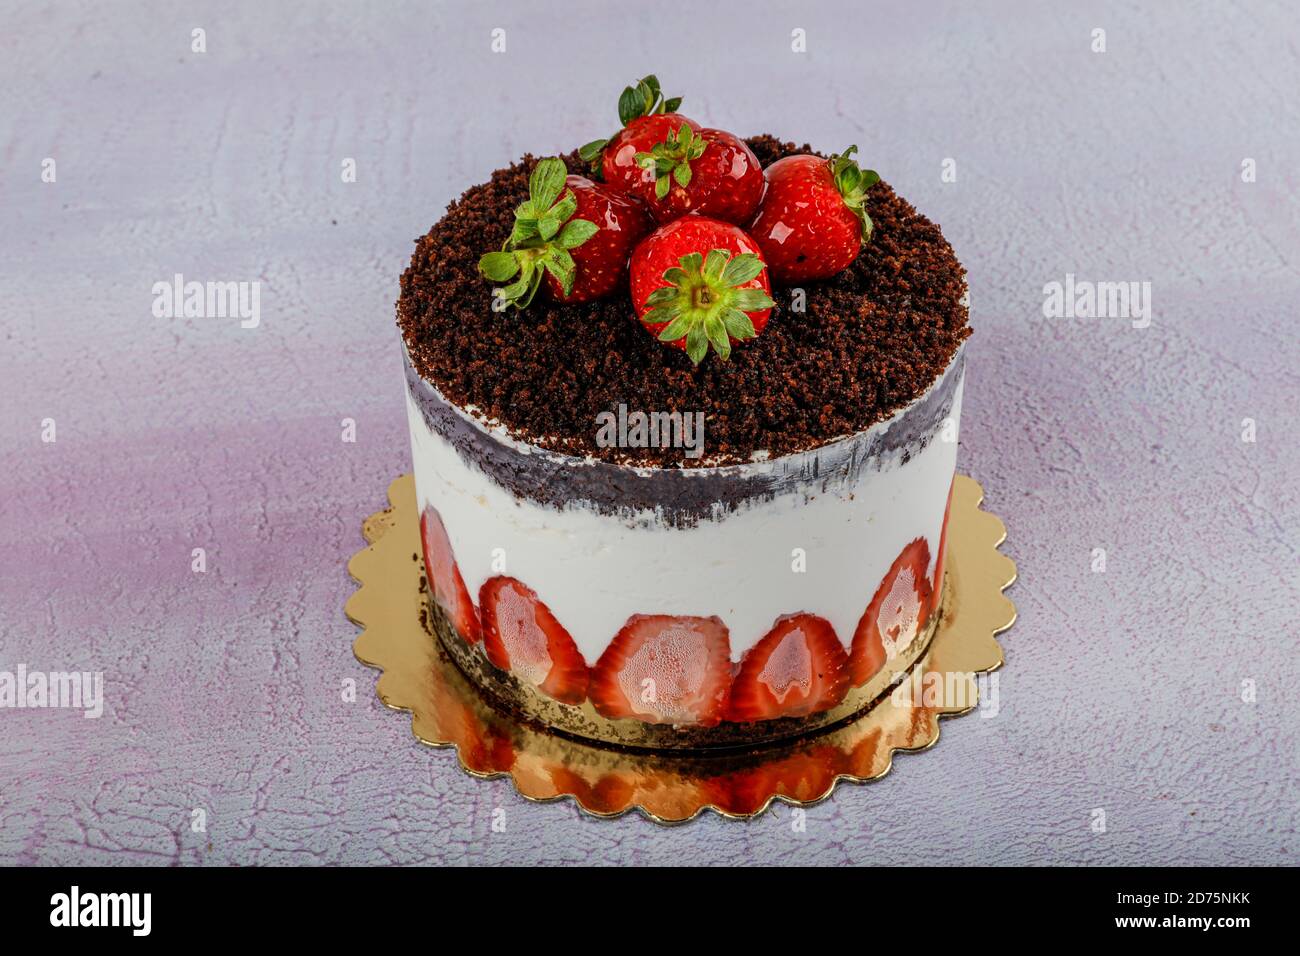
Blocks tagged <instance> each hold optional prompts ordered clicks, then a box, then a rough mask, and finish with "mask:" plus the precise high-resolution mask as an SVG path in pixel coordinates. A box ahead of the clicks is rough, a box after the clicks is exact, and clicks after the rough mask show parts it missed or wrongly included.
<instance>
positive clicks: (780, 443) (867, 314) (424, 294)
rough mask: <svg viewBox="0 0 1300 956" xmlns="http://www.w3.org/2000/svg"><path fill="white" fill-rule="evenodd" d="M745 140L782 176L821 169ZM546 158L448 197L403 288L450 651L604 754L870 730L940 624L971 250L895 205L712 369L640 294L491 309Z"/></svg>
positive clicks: (495, 688) (881, 202) (778, 296)
mask: <svg viewBox="0 0 1300 956" xmlns="http://www.w3.org/2000/svg"><path fill="white" fill-rule="evenodd" d="M747 143H748V145H749V147H750V148H751V149H752V150H753V153H754V154H755V156H756V157H757V158H758V159H759V161H760V162H762V164H763V165H764V166H768V165H770V163H771V162H773V161H775V160H777V159H779V158H781V157H782V156H786V155H793V154H797V153H808V152H811V151H810V150H809V149H808V147H804V148H802V149H797V148H796V147H794V146H793V145H792V144H788V143H781V142H779V141H777V140H775V139H773V138H771V137H755V138H753V139H750V140H748V141H747ZM566 162H567V164H568V166H569V169H570V171H571V172H573V173H579V172H581V171H582V167H581V164H580V163H579V161H578V160H577V158H576V156H570V157H567V158H566ZM534 165H535V160H533V159H532V157H525V158H524V160H523V161H521V162H520V163H519V164H517V165H515V166H512V167H510V168H508V169H505V170H500V171H498V172H497V173H496V174H494V175H493V177H492V178H491V180H490V181H489V182H487V183H485V184H483V185H481V186H477V187H474V188H472V189H470V190H469V191H468V192H466V194H465V195H464V196H463V197H462V198H461V199H460V200H459V201H457V202H456V203H453V204H452V206H451V207H450V208H449V210H448V213H447V215H446V216H445V217H444V218H443V219H442V220H440V221H439V222H438V223H437V224H436V225H435V226H434V227H433V228H432V229H431V230H430V232H429V234H428V235H427V236H425V237H424V238H422V239H420V240H418V242H417V249H416V253H415V256H414V257H413V260H412V263H411V266H410V268H409V269H408V270H407V272H406V273H405V274H404V276H403V279H402V294H401V298H400V299H399V301H398V318H399V324H400V326H401V328H402V331H403V337H404V340H405V349H404V363H405V371H406V375H405V379H406V390H407V400H408V401H407V404H408V412H409V420H410V431H411V443H412V454H413V464H414V474H415V483H416V491H417V496H418V500H419V506H420V510H421V516H422V518H421V532H422V536H423V544H424V559H425V564H426V568H427V580H428V585H429V596H430V602H429V611H430V619H431V622H432V624H433V630H434V631H435V632H436V633H437V634H438V635H439V636H440V637H441V638H442V640H443V641H444V643H445V644H446V645H447V646H448V649H449V650H450V651H451V652H452V654H453V656H454V657H455V658H456V660H457V662H458V663H459V664H460V665H461V667H462V669H463V670H464V671H465V672H466V674H467V675H468V676H469V677H470V678H471V679H472V680H474V681H475V682H476V683H478V684H479V685H480V686H481V687H482V688H483V689H484V690H485V691H487V692H488V693H490V694H492V695H493V696H494V697H495V698H497V699H498V700H499V701H500V702H501V703H502V704H504V705H506V706H510V707H513V708H516V709H518V710H521V711H523V712H525V713H526V714H528V715H530V716H532V717H533V718H535V719H538V720H541V721H544V722H545V723H547V724H550V725H552V726H553V727H555V728H557V729H559V730H561V731H564V732H569V733H573V734H577V735H581V736H584V737H591V738H596V739H601V740H607V741H613V742H617V743H623V744H645V745H649V746H708V745H712V744H719V745H730V744H735V743H740V742H752V741H756V740H763V739H769V738H773V737H780V736H785V735H788V734H791V733H797V732H802V731H805V730H808V729H811V728H814V727H817V726H821V725H824V724H827V723H831V722H834V721H837V720H840V719H843V718H844V717H846V716H848V715H850V714H852V713H854V712H855V711H856V710H858V709H860V708H861V707H863V706H865V705H866V704H868V703H870V701H871V700H873V699H874V698H875V697H876V696H878V695H879V694H880V693H881V692H883V691H884V690H886V689H887V688H888V686H889V683H890V681H891V680H892V679H893V677H894V676H895V675H896V674H897V673H898V672H899V671H900V670H902V669H905V668H906V667H908V666H910V664H911V663H912V661H913V660H915V658H916V656H918V655H919V654H920V653H921V652H922V651H923V650H924V646H925V643H926V642H927V641H928V638H929V635H930V634H931V633H932V631H933V628H934V626H935V623H936V622H937V620H938V619H939V617H940V616H941V614H942V600H941V595H942V593H943V588H942V574H943V553H944V529H945V526H946V515H947V502H948V498H949V492H950V489H951V485H952V479H953V474H954V469H955V464H956V451H957V425H958V420H959V417H960V411H961V395H962V383H963V375H964V361H963V350H962V347H961V346H962V342H963V341H964V339H965V338H966V336H967V335H968V334H969V332H968V328H967V324H966V307H965V304H964V293H965V278H964V273H963V271H962V269H961V267H960V265H959V264H958V263H957V260H956V258H955V257H954V255H953V253H952V250H951V248H950V247H949V246H948V244H947V242H946V241H945V240H944V239H943V237H942V234H941V233H940V231H939V229H938V227H937V226H935V225H934V224H933V223H931V222H930V221H929V220H927V219H926V218H925V217H923V216H921V215H920V214H919V213H917V211H916V210H915V209H914V208H913V207H912V206H911V205H910V204H908V203H907V202H906V201H904V200H903V199H901V198H900V197H898V196H897V195H896V194H895V193H894V192H893V190H892V189H891V188H890V187H889V186H888V185H887V184H885V183H883V182H882V183H879V184H877V185H876V186H875V188H874V189H872V190H871V192H870V193H869V194H868V198H867V209H868V212H869V214H870V217H871V220H872V221H873V223H874V234H873V235H872V238H871V241H870V242H869V243H866V244H865V245H864V246H863V248H862V251H861V253H860V254H859V255H858V256H857V257H856V259H855V260H854V261H853V262H852V264H851V265H850V266H849V267H848V268H847V269H845V270H844V271H843V272H841V273H840V274H838V275H835V276H833V277H831V278H829V279H825V280H821V281H807V282H801V283H799V284H797V285H781V284H779V283H774V284H773V287H772V292H771V297H772V299H773V300H774V301H775V307H774V308H773V309H772V313H771V317H770V320H769V322H768V325H767V328H766V329H764V330H763V331H762V334H760V335H759V336H758V337H756V338H753V339H749V340H747V341H745V342H743V343H741V344H738V345H737V346H736V347H735V348H734V350H732V351H731V353H730V356H729V357H728V358H727V360H726V361H722V360H720V359H719V358H718V356H716V355H711V356H709V357H708V359H706V360H705V361H703V362H700V363H698V364H694V363H692V361H691V360H690V359H689V358H688V357H687V355H686V354H685V353H684V352H682V351H681V350H679V349H671V348H666V347H665V346H664V345H662V344H661V343H660V342H658V341H657V340H656V339H655V337H654V336H653V335H651V334H649V333H647V331H646V329H645V328H644V327H643V326H642V324H641V323H640V322H638V321H637V319H636V316H635V314H634V312H633V310H632V308H631V305H630V303H629V300H628V295H627V291H626V283H624V285H623V288H622V290H620V292H617V293H615V294H614V295H612V296H609V297H606V298H603V299H601V300H599V301H592V302H567V303H566V302H559V301H544V300H543V299H542V298H541V297H538V299H537V300H536V301H534V302H533V303H532V304H531V305H530V306H529V308H528V309H526V310H518V311H516V310H513V309H511V310H508V311H506V310H500V303H499V302H496V303H495V305H496V307H495V308H494V298H493V290H492V287H491V285H490V284H489V283H488V282H486V281H484V279H483V277H482V276H480V275H479V274H478V273H477V271H476V268H475V265H476V263H477V261H478V259H479V256H480V255H481V254H482V253H483V252H485V251H487V250H490V249H494V248H500V247H501V245H502V243H503V242H505V240H506V238H507V237H508V236H509V235H510V233H511V224H512V218H511V214H512V210H514V209H515V208H516V207H517V206H518V205H519V204H520V203H521V202H523V201H524V200H526V199H527V198H528V176H529V173H530V172H531V171H532V169H533V168H534Z"/></svg>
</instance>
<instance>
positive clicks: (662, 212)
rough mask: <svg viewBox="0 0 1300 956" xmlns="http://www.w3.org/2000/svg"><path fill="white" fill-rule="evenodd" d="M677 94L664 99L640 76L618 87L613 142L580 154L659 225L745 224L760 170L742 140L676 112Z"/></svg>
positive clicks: (651, 80)
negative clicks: (695, 218) (697, 221)
mask: <svg viewBox="0 0 1300 956" xmlns="http://www.w3.org/2000/svg"><path fill="white" fill-rule="evenodd" d="M680 104H681V97H675V98H673V99H669V100H665V99H663V98H662V96H661V94H660V92H659V81H658V80H657V79H656V78H655V77H654V76H647V77H645V78H644V79H642V80H640V81H638V83H637V85H636V86H634V87H633V86H629V87H627V88H626V89H625V90H623V95H622V96H621V97H620V98H619V103H618V109H619V119H620V120H621V121H622V123H623V128H622V129H621V130H619V132H618V133H616V134H615V135H614V136H613V137H612V138H610V139H607V140H603V139H602V140H596V141H594V142H591V143H588V144H587V145H585V146H583V147H582V149H580V150H579V151H578V153H579V155H580V156H581V157H582V158H583V159H584V160H586V161H587V162H590V163H592V164H593V165H595V164H599V167H600V170H601V174H602V176H603V177H604V179H605V182H606V183H608V184H609V185H610V186H611V187H613V188H615V189H618V190H621V191H623V192H626V193H630V194H632V195H635V196H638V197H639V198H641V199H642V200H644V201H645V202H646V204H647V205H648V206H649V207H650V212H651V214H652V215H653V216H654V217H655V219H656V220H657V221H658V222H670V221H671V220H673V219H676V218H678V217H679V216H684V215H686V214H687V213H689V212H698V213H700V214H701V215H705V216H712V217H713V218H715V219H725V220H726V221H727V222H734V223H738V224H741V223H746V222H748V221H749V219H750V217H752V216H753V214H754V210H755V209H757V208H758V202H759V200H760V199H761V198H762V196H763V172H762V168H761V167H760V165H759V163H758V159H757V157H755V156H754V153H753V151H752V150H751V149H750V148H749V147H748V146H746V145H745V143H744V141H743V140H741V139H739V138H738V137H736V136H733V135H732V134H731V133H728V132H726V131H725V130H720V129H704V128H701V126H700V124H699V123H697V122H695V121H694V120H692V119H689V118H687V117H685V116H682V115H680V114H678V113H677V112H676V110H677V107H678V106H679V105H680Z"/></svg>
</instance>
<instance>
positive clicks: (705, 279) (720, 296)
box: [641, 249, 775, 365]
mask: <svg viewBox="0 0 1300 956" xmlns="http://www.w3.org/2000/svg"><path fill="white" fill-rule="evenodd" d="M678 263H679V264H678V265H676V266H673V267H671V268H669V269H667V270H665V271H664V274H663V279H664V281H665V282H667V283H668V285H665V286H661V287H660V288H658V289H656V290H655V291H654V292H652V293H650V295H649V297H648V298H647V299H646V301H645V304H646V306H648V307H649V309H650V311H649V312H647V313H646V314H645V315H643V316H642V317H641V321H642V322H644V323H645V324H646V325H650V326H655V325H663V328H662V329H661V330H660V332H659V341H661V342H679V341H681V340H682V339H685V343H686V354H687V356H689V357H690V360H691V361H692V362H694V363H695V364H696V365H699V364H700V362H701V361H703V359H704V357H705V356H706V355H707V354H708V353H709V349H710V348H712V349H713V351H714V352H716V353H717V354H718V357H719V358H721V359H723V360H724V361H725V360H726V359H728V358H730V357H731V343H732V342H733V341H736V342H741V341H744V340H745V339H752V338H754V337H755V336H756V335H757V334H758V333H757V332H756V331H755V329H754V322H753V320H752V319H751V318H750V317H749V315H747V314H746V313H749V312H758V311H761V310H763V309H769V308H771V307H772V306H773V305H774V304H775V303H774V302H773V301H772V298H771V296H769V295H768V294H767V293H766V292H764V291H763V290H762V289H754V288H740V286H743V285H745V284H746V283H748V282H750V281H752V280H754V279H756V278H758V276H759V274H760V273H761V272H762V271H763V269H764V268H765V266H764V264H763V260H762V259H760V258H759V257H758V256H756V255H754V254H753V253H752V252H745V253H741V254H740V255H737V256H732V254H731V253H729V252H728V251H727V250H725V249H711V250H710V251H709V253H708V255H700V254H699V253H698V252H692V253H688V254H687V255H684V256H682V257H681V258H680V259H679V260H678ZM664 323H667V324H666V325H664Z"/></svg>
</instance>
